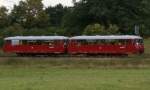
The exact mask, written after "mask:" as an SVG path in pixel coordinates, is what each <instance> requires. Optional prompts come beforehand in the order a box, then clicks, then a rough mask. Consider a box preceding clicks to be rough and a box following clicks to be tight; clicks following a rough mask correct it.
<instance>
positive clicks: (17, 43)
mask: <svg viewBox="0 0 150 90" xmlns="http://www.w3.org/2000/svg"><path fill="white" fill-rule="evenodd" d="M11 44H12V45H13V46H15V45H19V40H11Z"/></svg>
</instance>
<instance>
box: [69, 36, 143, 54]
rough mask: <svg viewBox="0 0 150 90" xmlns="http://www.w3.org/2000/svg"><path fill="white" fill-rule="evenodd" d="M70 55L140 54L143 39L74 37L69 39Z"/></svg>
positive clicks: (135, 37) (134, 37) (130, 37)
mask: <svg viewBox="0 0 150 90" xmlns="http://www.w3.org/2000/svg"><path fill="white" fill-rule="evenodd" d="M68 53H70V54H119V55H120V54H121V55H122V54H123V55H128V54H142V53H144V45H143V39H142V38H141V37H139V36H132V35H120V36H110V35H109V36H76V37H72V38H70V39H69V43H68Z"/></svg>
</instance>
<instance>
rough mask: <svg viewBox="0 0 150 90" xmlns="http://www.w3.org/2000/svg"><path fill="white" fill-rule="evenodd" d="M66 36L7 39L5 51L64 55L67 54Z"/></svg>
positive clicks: (20, 53)
mask: <svg viewBox="0 0 150 90" xmlns="http://www.w3.org/2000/svg"><path fill="white" fill-rule="evenodd" d="M67 39H68V38H67V37H64V36H16V37H7V38H5V39H4V40H5V44H4V46H3V51H4V52H6V53H16V54H18V55H27V54H30V55H31V54H32V55H34V54H62V53H65V52H66V46H65V45H66V40H67Z"/></svg>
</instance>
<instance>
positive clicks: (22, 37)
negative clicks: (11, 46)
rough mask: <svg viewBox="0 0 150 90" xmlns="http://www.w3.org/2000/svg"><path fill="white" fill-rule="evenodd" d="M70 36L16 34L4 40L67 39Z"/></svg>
mask: <svg viewBox="0 0 150 90" xmlns="http://www.w3.org/2000/svg"><path fill="white" fill-rule="evenodd" d="M66 39H69V38H68V37H64V36H16V37H7V38H4V40H66Z"/></svg>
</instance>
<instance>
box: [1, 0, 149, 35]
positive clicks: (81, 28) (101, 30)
mask: <svg viewBox="0 0 150 90" xmlns="http://www.w3.org/2000/svg"><path fill="white" fill-rule="evenodd" d="M73 1H74V6H72V7H64V6H63V5H61V4H58V5H56V6H53V7H52V6H49V7H44V5H43V4H42V0H25V1H20V2H19V4H18V5H14V8H13V9H12V10H11V11H9V10H8V9H7V8H6V7H4V6H2V7H0V35H1V37H7V36H19V35H24V36H25V35H26V36H29V35H66V36H74V35H112V34H113V35H114V34H116V35H120V34H121V35H126V34H131V35H133V34H134V27H135V25H137V26H139V28H140V35H141V36H144V37H149V36H150V30H149V28H150V0H80V1H79V2H75V0H73Z"/></svg>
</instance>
